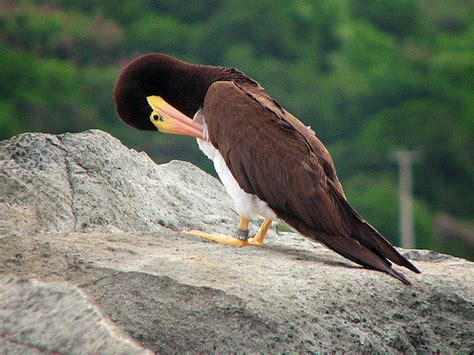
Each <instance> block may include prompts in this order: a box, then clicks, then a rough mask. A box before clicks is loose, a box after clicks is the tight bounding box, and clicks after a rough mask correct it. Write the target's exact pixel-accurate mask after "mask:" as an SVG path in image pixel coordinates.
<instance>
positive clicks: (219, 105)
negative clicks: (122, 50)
mask: <svg viewBox="0 0 474 355" xmlns="http://www.w3.org/2000/svg"><path fill="white" fill-rule="evenodd" d="M113 97H114V101H115V108H116V112H117V114H118V116H119V117H120V118H121V119H122V120H123V121H124V122H125V123H127V124H128V125H131V126H132V127H134V128H137V129H139V130H150V131H156V130H158V131H161V132H163V133H169V134H181V135H187V136H191V137H194V138H196V140H197V143H198V146H199V148H200V150H201V151H202V152H203V153H204V154H205V155H206V156H207V157H208V158H209V159H211V160H212V161H213V164H214V168H215V170H216V172H217V175H218V176H219V178H220V180H221V182H222V184H223V185H224V187H225V189H226V191H227V192H228V194H229V195H230V196H231V198H232V200H233V202H234V204H235V209H236V211H237V212H238V214H239V226H238V228H237V229H236V231H235V232H234V233H232V234H231V235H226V234H210V233H206V232H204V231H188V232H187V233H188V234H191V235H195V236H198V237H201V238H204V239H207V240H212V241H215V242H218V243H221V244H225V245H234V246H262V245H263V244H264V241H265V237H266V234H267V231H268V229H269V228H270V226H271V223H272V222H273V221H275V220H280V221H284V222H285V223H287V224H288V225H290V226H291V227H293V228H294V229H295V230H296V231H298V232H299V233H301V234H302V235H303V236H305V237H306V238H308V239H309V240H312V241H315V242H319V243H321V244H323V245H325V246H326V247H328V248H329V249H332V250H333V251H335V252H336V253H338V254H340V255H342V256H343V257H345V258H347V259H349V260H351V261H353V262H355V263H357V264H359V265H361V266H362V267H364V268H368V269H372V270H377V271H381V272H384V273H386V274H388V275H390V276H392V277H394V278H396V279H398V280H400V281H401V282H403V283H404V284H407V285H409V284H411V283H410V281H409V280H408V279H407V278H406V277H405V275H404V274H403V273H401V272H400V271H397V270H395V269H394V268H392V263H395V264H397V265H399V266H402V267H405V268H407V269H409V270H411V271H413V272H415V273H420V271H419V270H418V269H417V268H416V267H415V266H414V265H413V264H412V263H411V262H410V261H409V260H408V259H407V258H405V257H404V256H402V255H401V254H400V253H399V252H398V251H397V250H396V249H395V248H394V247H393V246H392V245H391V244H390V242H388V241H387V240H386V239H385V238H384V237H383V236H382V234H381V233H379V232H378V231H377V230H376V229H375V228H374V227H373V226H371V225H370V224H369V223H368V222H367V221H366V220H365V219H364V218H363V217H362V216H361V215H360V214H359V213H358V212H357V211H356V210H355V209H353V208H352V207H351V206H350V204H349V203H348V201H347V199H346V196H345V193H344V190H343V188H342V185H341V183H340V181H339V179H338V177H337V174H336V169H335V166H334V163H333V160H332V158H331V155H330V154H329V151H328V150H327V149H326V147H325V146H324V144H323V143H322V142H321V141H320V139H319V138H318V137H317V136H316V134H315V132H314V131H313V130H312V129H311V128H310V127H309V126H306V125H305V124H303V123H302V122H301V121H300V120H298V119H297V118H296V117H295V116H293V115H292V114H291V113H290V112H288V111H287V110H285V109H284V108H283V107H282V106H281V105H280V104H279V103H278V102H277V101H276V100H274V99H272V98H271V97H270V96H269V95H268V94H267V93H266V92H265V90H264V89H263V88H262V86H261V85H260V84H259V83H258V82H257V81H255V80H254V79H252V78H251V77H249V76H247V75H245V74H244V73H243V72H242V71H240V70H238V69H236V68H232V67H223V66H212V65H202V64H192V63H188V62H185V61H183V60H180V59H177V58H174V57H172V56H170V55H168V54H164V53H148V54H144V55H142V56H139V57H137V58H135V59H133V60H132V61H130V62H129V63H128V64H127V65H126V66H125V67H124V68H123V69H122V70H121V71H120V73H119V75H118V77H117V80H116V82H115V86H114V92H113ZM255 216H259V217H262V218H263V223H262V224H261V226H260V228H259V230H258V232H257V234H256V235H255V236H253V237H250V236H249V221H250V218H252V217H255Z"/></svg>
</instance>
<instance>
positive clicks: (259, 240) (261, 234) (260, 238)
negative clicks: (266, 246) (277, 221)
mask: <svg viewBox="0 0 474 355" xmlns="http://www.w3.org/2000/svg"><path fill="white" fill-rule="evenodd" d="M271 225H272V220H271V219H270V218H265V219H264V220H263V223H262V225H261V226H260V229H259V230H258V233H257V235H256V236H255V237H253V238H250V239H249V240H248V242H249V243H251V245H260V246H262V245H263V242H264V241H265V236H266V235H267V232H268V229H269V228H270V226H271Z"/></svg>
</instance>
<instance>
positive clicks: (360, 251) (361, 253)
mask: <svg viewBox="0 0 474 355" xmlns="http://www.w3.org/2000/svg"><path fill="white" fill-rule="evenodd" d="M311 234H313V233H311ZM312 236H313V237H314V238H315V239H317V240H319V241H320V242H321V243H323V244H324V245H326V246H327V247H328V248H330V249H332V250H334V251H335V252H336V253H338V254H340V255H342V256H344V257H345V258H347V259H349V260H352V261H353V262H355V263H357V264H359V265H362V266H364V267H366V268H369V269H375V270H378V271H382V272H385V273H387V274H389V275H390V276H393V277H395V278H396V279H398V280H400V281H401V282H403V283H404V284H406V285H410V284H411V283H410V281H408V280H407V279H406V278H405V276H404V275H403V274H401V273H399V272H397V271H396V270H394V269H392V268H391V264H390V262H389V261H387V259H386V258H385V257H383V256H379V255H378V253H375V252H374V251H373V250H371V249H370V248H368V247H366V246H365V245H363V244H361V243H360V242H358V241H357V240H355V239H352V238H347V237H342V236H334V235H327V234H324V233H317V235H315V234H313V235H312Z"/></svg>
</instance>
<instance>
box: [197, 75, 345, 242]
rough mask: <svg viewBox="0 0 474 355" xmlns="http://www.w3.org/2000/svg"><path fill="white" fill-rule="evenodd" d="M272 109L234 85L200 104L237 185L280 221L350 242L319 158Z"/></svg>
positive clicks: (218, 88) (215, 88) (222, 85)
mask: <svg viewBox="0 0 474 355" xmlns="http://www.w3.org/2000/svg"><path fill="white" fill-rule="evenodd" d="M273 103H274V101H272V100H271V99H270V100H269V99H266V98H265V97H263V98H259V97H258V96H257V95H256V94H255V93H252V92H248V91H246V90H245V89H243V88H242V87H239V86H238V85H236V84H234V83H233V82H224V81H222V82H216V83H214V84H212V85H211V87H210V88H209V89H208V92H207V95H206V98H205V101H204V116H205V118H206V123H207V126H208V131H209V139H210V141H211V143H212V144H213V145H214V146H215V147H216V148H217V149H218V150H219V152H220V153H221V154H222V156H223V158H224V160H225V162H226V164H227V166H228V167H229V169H230V171H231V172H232V174H233V176H234V177H235V179H236V180H237V182H238V183H239V185H240V186H241V187H242V188H243V189H244V190H245V191H246V192H248V193H251V194H255V195H257V196H258V197H259V198H260V199H261V200H263V201H265V202H267V204H268V205H269V206H270V208H272V209H273V210H274V211H275V212H276V214H277V215H278V216H279V217H280V218H282V219H284V220H286V221H287V222H289V223H290V224H292V225H294V224H296V223H304V224H305V225H306V226H307V227H308V228H311V229H312V230H315V231H321V232H324V233H326V234H329V235H340V236H350V233H351V223H352V219H351V217H350V214H349V213H347V212H346V211H345V209H342V208H341V205H340V204H339V203H338V199H337V198H335V196H334V190H333V189H332V188H331V187H330V181H329V180H328V178H327V175H326V172H325V171H324V164H322V163H321V160H320V159H319V158H318V153H319V152H318V151H315V147H314V146H313V145H312V144H311V143H310V142H309V141H308V139H307V137H305V135H304V134H302V132H301V131H300V130H299V129H297V128H295V126H294V124H293V123H292V122H291V121H290V120H288V119H286V118H285V112H284V110H283V109H281V108H280V107H279V105H275V104H273ZM294 226H295V225H294ZM295 227H297V226H295Z"/></svg>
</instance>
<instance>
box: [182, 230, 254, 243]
mask: <svg viewBox="0 0 474 355" xmlns="http://www.w3.org/2000/svg"><path fill="white" fill-rule="evenodd" d="M183 234H186V235H192V236H195V237H200V238H203V239H206V240H211V241H213V242H216V243H219V244H224V245H232V246H236V247H247V246H255V247H260V246H262V245H263V243H259V242H258V241H254V240H252V239H255V238H250V239H248V240H241V239H237V238H235V237H232V236H230V235H226V234H217V233H216V234H211V233H206V232H203V231H198V230H192V231H183Z"/></svg>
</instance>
